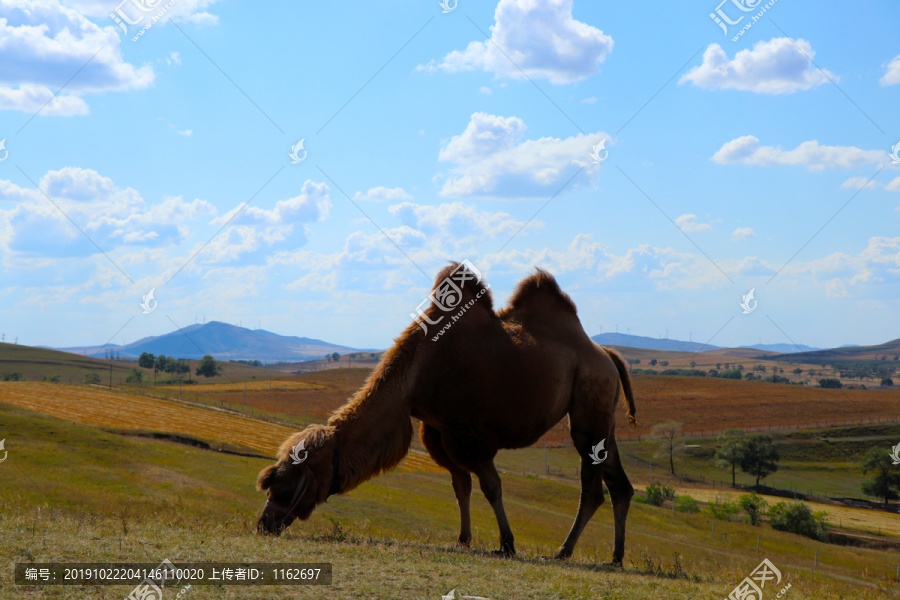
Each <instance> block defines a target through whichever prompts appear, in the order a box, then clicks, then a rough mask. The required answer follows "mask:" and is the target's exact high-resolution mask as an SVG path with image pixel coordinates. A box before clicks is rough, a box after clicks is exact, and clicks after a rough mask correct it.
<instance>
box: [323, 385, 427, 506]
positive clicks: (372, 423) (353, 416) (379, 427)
mask: <svg viewBox="0 0 900 600" xmlns="http://www.w3.org/2000/svg"><path fill="white" fill-rule="evenodd" d="M391 379H393V381H391V380H388V381H382V382H381V383H380V384H379V385H377V386H370V385H366V386H365V387H364V388H363V389H362V390H360V391H359V392H357V393H356V395H355V396H354V397H353V398H352V399H351V400H350V401H349V402H348V403H347V404H346V405H345V406H344V407H343V408H341V409H340V410H339V411H338V412H337V413H335V415H334V416H332V417H331V418H330V419H329V420H328V424H329V425H331V426H333V427H334V429H335V442H336V445H337V446H336V447H337V449H338V456H339V458H338V465H337V467H338V468H337V472H338V477H339V481H340V487H339V490H340V491H341V492H347V491H349V490H351V489H353V488H355V487H356V486H358V485H359V484H361V483H363V482H364V481H366V480H368V479H370V478H372V477H374V476H376V475H378V474H379V473H382V472H384V471H388V470H390V469H392V468H393V467H395V466H397V465H398V464H399V463H400V461H401V460H403V457H404V456H406V453H407V452H408V451H409V444H410V441H411V439H412V423H411V422H410V408H409V402H408V401H407V399H406V398H404V397H403V395H402V393H401V386H400V385H399V383H400V382H399V378H398V377H393V378H391Z"/></svg>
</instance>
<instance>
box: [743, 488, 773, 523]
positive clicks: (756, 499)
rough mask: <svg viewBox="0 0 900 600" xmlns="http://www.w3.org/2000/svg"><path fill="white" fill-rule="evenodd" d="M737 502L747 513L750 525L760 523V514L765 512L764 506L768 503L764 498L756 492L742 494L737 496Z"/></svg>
mask: <svg viewBox="0 0 900 600" xmlns="http://www.w3.org/2000/svg"><path fill="white" fill-rule="evenodd" d="M738 504H739V505H740V507H741V508H743V509H744V512H746V513H747V516H748V517H749V519H750V524H751V525H759V524H760V523H762V516H763V515H764V514H766V507H768V506H769V503H768V502H766V500H765V498H763V497H762V496H760V495H759V494H757V493H756V492H750V493H749V494H744V495H742V496H741V497H740V498H738Z"/></svg>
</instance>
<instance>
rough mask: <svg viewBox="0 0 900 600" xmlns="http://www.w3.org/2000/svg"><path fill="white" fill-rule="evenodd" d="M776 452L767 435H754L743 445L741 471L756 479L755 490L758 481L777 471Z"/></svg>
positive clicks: (777, 456)
mask: <svg viewBox="0 0 900 600" xmlns="http://www.w3.org/2000/svg"><path fill="white" fill-rule="evenodd" d="M780 458H781V457H780V456H779V455H778V450H776V449H775V445H774V444H772V438H771V437H770V436H768V435H755V436H753V437H752V438H750V439H748V440H747V441H746V443H745V444H744V451H743V453H741V471H743V472H744V473H749V474H750V475H753V476H755V477H756V488H757V489H759V480H760V479H765V478H766V477H767V476H769V475H771V474H772V473H774V472H775V471H777V470H778V460H779V459H780Z"/></svg>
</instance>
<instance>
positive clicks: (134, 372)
mask: <svg viewBox="0 0 900 600" xmlns="http://www.w3.org/2000/svg"><path fill="white" fill-rule="evenodd" d="M143 381H144V372H143V371H141V370H140V369H131V374H130V375H129V376H128V377H126V378H125V383H142V382H143Z"/></svg>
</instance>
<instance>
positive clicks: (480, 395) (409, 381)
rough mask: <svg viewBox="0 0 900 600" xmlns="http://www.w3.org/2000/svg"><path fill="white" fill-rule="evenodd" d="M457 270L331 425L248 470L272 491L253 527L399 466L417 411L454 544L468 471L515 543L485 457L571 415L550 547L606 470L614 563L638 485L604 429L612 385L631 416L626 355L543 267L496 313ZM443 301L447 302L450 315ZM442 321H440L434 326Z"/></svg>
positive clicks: (586, 516)
mask: <svg viewBox="0 0 900 600" xmlns="http://www.w3.org/2000/svg"><path fill="white" fill-rule="evenodd" d="M460 267H461V265H459V264H455V263H454V264H451V265H450V266H448V267H447V268H445V269H444V270H443V271H441V272H440V273H439V274H438V277H437V279H436V284H435V289H436V290H438V288H440V287H443V286H445V284H446V282H447V280H448V278H450V277H453V276H454V274H455V273H456V274H458V273H459V272H460ZM458 283H459V286H457V291H458V292H461V297H453V296H452V295H451V296H449V297H448V296H446V295H440V294H439V295H437V296H435V295H434V294H433V295H432V304H431V306H430V307H429V308H428V309H427V310H426V311H425V313H424V317H425V319H424V320H425V322H427V323H428V324H429V325H431V326H432V330H431V332H428V331H427V329H428V328H427V327H426V325H425V324H424V322H423V323H420V322H416V323H413V324H411V325H410V326H409V327H407V328H406V330H405V331H404V332H403V333H402V334H401V335H400V337H398V338H397V339H396V340H395V343H394V345H393V346H392V347H391V348H390V349H389V350H388V351H387V352H385V354H384V357H383V358H382V360H381V362H380V363H379V365H378V366H377V367H376V368H375V370H374V371H373V372H372V374H371V375H370V376H369V379H368V380H367V381H366V383H365V385H364V386H363V387H362V388H361V389H360V390H359V391H357V392H356V394H354V396H353V397H352V398H351V399H350V400H349V401H348V402H347V403H346V404H345V405H344V406H343V407H341V408H340V409H338V410H337V411H336V412H335V413H334V414H333V415H332V416H331V418H330V419H329V420H328V424H327V425H313V426H310V427H308V428H306V429H305V430H304V431H301V432H299V433H296V434H294V435H293V436H291V437H290V438H289V439H288V440H287V441H285V442H284V444H283V445H282V447H281V449H280V451H279V453H278V462H277V463H276V464H274V465H271V466H268V467H266V468H265V469H263V470H262V472H260V474H259V477H258V480H257V486H258V488H259V489H261V490H267V491H268V501H267V502H266V506H265V508H264V509H263V512H262V514H261V515H260V517H259V520H258V521H257V529H258V531H259V532H260V533H276V534H277V533H280V532H281V531H282V530H283V529H284V528H285V527H287V526H288V525H290V524H291V522H293V521H294V519H301V520H305V519H307V518H309V516H310V514H312V512H313V510H314V509H315V507H316V506H317V505H318V504H320V503H322V502H325V500H326V499H327V498H328V497H329V496H331V495H333V494H343V493H346V492H349V491H350V490H352V489H354V488H355V487H356V486H358V485H360V484H361V483H363V482H364V481H366V480H368V479H370V478H372V477H374V476H376V475H378V474H380V473H383V472H385V471H388V470H390V469H392V468H394V467H395V466H397V465H398V464H399V463H400V461H401V460H402V459H403V457H404V456H405V455H406V453H407V451H408V450H409V444H410V440H411V438H412V433H413V432H412V424H411V421H410V417H415V418H416V419H419V420H420V421H421V422H422V424H421V430H420V435H421V438H422V442H423V443H424V444H425V447H426V448H427V449H428V452H429V453H430V454H431V456H432V458H433V459H434V461H435V462H436V463H437V464H439V465H441V466H442V467H444V468H446V469H447V470H448V471H450V475H451V478H452V482H453V490H454V491H455V493H456V499H457V502H458V504H459V512H460V521H461V525H460V532H459V538H458V540H459V543H461V544H463V545H468V544H469V542H470V541H471V539H472V527H471V520H470V515H469V497H470V494H471V491H472V476H471V474H472V473H474V474H475V475H476V476H477V477H478V480H479V483H480V484H481V490H482V491H483V492H484V496H485V498H486V499H487V500H488V502H490V504H491V507H492V508H493V509H494V514H495V516H496V518H497V524H498V525H499V528H500V552H502V553H505V554H514V553H515V546H514V544H513V534H512V530H511V529H510V526H509V523H508V522H507V520H506V513H505V511H504V509H503V500H502V491H501V484H500V476H499V474H498V473H497V469H496V468H495V466H494V456H495V455H496V454H497V451H498V450H499V449H500V448H524V447H526V446H530V445H531V444H534V443H535V442H537V441H538V439H539V438H540V437H541V436H542V435H543V434H544V433H546V432H547V431H548V430H549V429H550V428H551V427H553V426H554V425H555V424H556V423H558V422H559V421H560V420H561V419H562V418H563V416H565V415H566V414H568V416H569V426H570V430H571V435H572V439H573V440H574V442H575V448H576V450H577V451H578V454H579V455H580V456H581V500H580V503H579V506H578V513H577V515H576V517H575V522H574V523H573V525H572V529H571V531H570V532H569V535H568V537H567V538H566V540H565V542H563V544H562V546H560V548H559V550H558V551H557V552H556V558H567V557H569V556H570V555H571V554H572V551H573V549H574V548H575V544H576V543H577V541H578V538H579V536H580V535H581V533H582V531H583V530H584V527H585V526H586V525H587V523H588V521H589V520H590V519H591V517H592V516H593V514H594V512H595V511H596V510H597V508H598V507H599V506H600V505H601V504H602V503H603V501H604V494H603V483H604V482H605V483H606V486H607V487H608V488H609V493H610V496H611V498H612V503H613V514H614V520H615V548H614V550H613V562H614V563H617V564H621V562H622V557H623V555H624V551H625V520H626V518H627V515H628V509H629V506H630V504H631V498H632V496H633V495H634V489H633V488H632V486H631V483H630V482H629V481H628V477H627V476H626V475H625V471H624V469H623V468H622V462H621V460H620V457H619V449H618V446H617V445H616V440H615V433H614V429H615V409H616V406H617V404H618V397H619V391H620V390H622V391H624V395H625V398H626V400H627V406H628V417H629V420H630V421H631V423H632V424H634V413H635V409H634V399H633V395H632V391H631V383H630V380H629V376H628V370H627V368H626V366H625V364H624V362H623V361H622V358H621V357H620V356H619V355H618V354H617V353H615V352H614V351H612V350H610V349H608V348H604V347H602V346H598V345H597V344H595V343H594V342H593V341H591V339H590V338H589V337H588V336H587V334H586V333H585V332H584V329H582V327H581V322H580V321H579V319H578V315H577V312H576V309H575V305H574V303H573V302H572V300H571V299H570V298H569V296H568V295H567V294H565V293H564V292H563V291H562V290H560V288H559V285H558V284H557V283H556V280H555V279H554V278H553V276H552V275H550V274H549V273H547V272H546V271H543V270H540V269H538V270H536V272H535V273H534V274H533V275H531V276H530V277H528V278H526V279H524V280H523V281H521V282H520V283H519V285H518V287H517V288H516V290H515V293H514V294H513V296H512V299H511V300H510V303H509V306H508V307H506V308H504V309H503V310H501V311H500V312H494V309H493V302H492V298H491V294H490V291H489V290H488V289H487V286H486V285H485V284H484V282H483V281H481V280H480V278H475V277H471V278H469V280H466V279H465V278H464V279H463V280H462V281H461V282H458ZM460 288H461V289H460ZM442 303H443V304H442ZM444 304H453V305H454V307H455V308H454V310H453V314H452V315H450V314H448V313H446V312H444V310H446V308H447V307H446V306H444ZM459 307H463V309H462V311H459V312H457V309H458V308H459ZM447 323H450V324H451V326H450V327H449V328H448V327H447V326H446V325H447ZM435 324H437V326H435ZM440 326H442V327H440ZM438 327H440V331H441V332H442V333H441V334H440V335H435V333H436V332H437V331H438ZM601 442H603V445H599V446H598V444H600V443H601ZM601 450H602V451H603V454H602V455H601V452H600V451H601ZM598 461H600V462H598Z"/></svg>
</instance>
